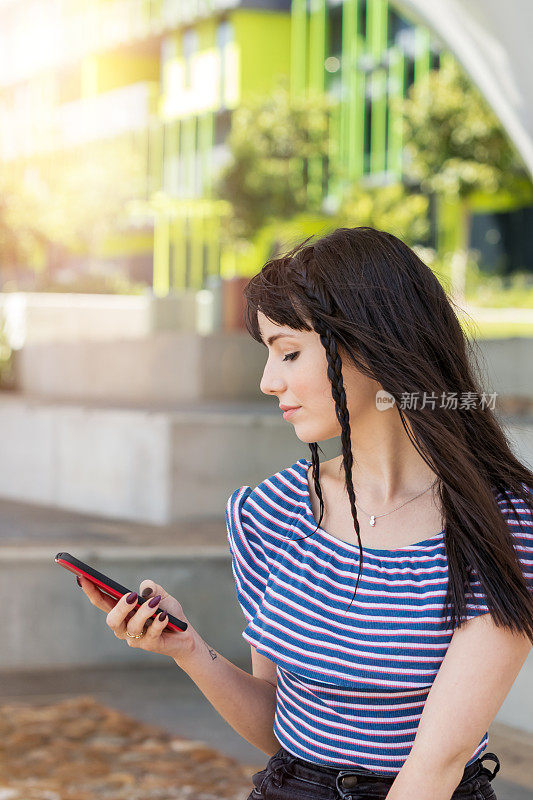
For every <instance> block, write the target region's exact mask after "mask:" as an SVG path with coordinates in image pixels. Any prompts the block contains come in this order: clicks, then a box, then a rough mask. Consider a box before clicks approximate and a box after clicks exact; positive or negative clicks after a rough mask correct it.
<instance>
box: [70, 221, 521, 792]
mask: <svg viewBox="0 0 533 800" xmlns="http://www.w3.org/2000/svg"><path fill="white" fill-rule="evenodd" d="M308 241H309V240H306V241H305V242H303V243H302V244H301V245H298V246H297V247H296V248H294V249H293V250H291V251H290V252H289V253H287V254H286V255H284V256H282V257H279V258H274V259H271V260H270V261H268V262H267V263H266V264H265V265H264V267H263V268H262V270H261V271H260V272H259V273H258V274H257V275H256V276H255V277H254V278H252V280H251V281H250V282H249V284H248V285H247V287H246V290H245V298H246V301H247V313H246V323H247V327H248V330H249V332H250V333H251V335H252V336H253V337H254V338H255V339H257V341H259V342H261V343H262V344H263V345H265V347H266V348H267V350H268V358H267V362H266V366H265V369H264V373H263V377H262V380H261V387H260V388H261V390H262V391H263V392H264V393H265V394H269V395H272V396H273V397H275V398H276V400H277V401H278V402H279V405H280V408H281V409H288V408H292V409H293V410H291V411H289V410H285V411H284V417H285V419H286V420H287V421H288V422H290V423H291V424H292V425H294V431H295V433H296V436H297V437H298V438H299V439H300V440H301V441H303V442H306V443H307V444H308V445H309V448H310V456H311V458H310V459H309V460H308V459H304V458H301V459H299V460H298V461H296V462H295V463H293V464H292V465H290V466H288V467H286V468H284V469H282V470H280V471H279V472H277V473H275V474H274V475H272V476H270V477H268V478H266V479H265V480H264V481H263V482H262V483H260V484H259V485H258V486H257V487H255V488H254V489H252V488H251V487H250V486H242V487H240V488H238V489H236V490H235V491H234V492H233V493H232V495H231V496H230V498H229V500H228V504H227V508H226V516H227V528H228V542H229V546H230V551H231V556H232V568H233V574H234V577H235V583H236V592H237V597H238V600H239V603H240V605H241V608H242V610H243V613H244V615H245V617H246V620H247V623H248V624H247V627H246V628H245V629H244V631H243V634H242V635H243V637H244V638H245V639H246V640H247V641H248V642H249V643H250V645H251V652H252V666H253V675H249V674H248V673H246V672H244V671H243V670H240V669H239V668H238V667H236V666H235V665H233V664H231V663H230V662H228V661H227V660H226V659H224V658H223V657H222V656H220V655H219V654H218V653H216V652H215V651H214V650H213V649H212V648H210V647H209V646H208V645H207V644H206V643H205V642H204V641H203V640H202V639H201V637H200V636H199V635H198V634H197V632H196V631H194V630H193V629H192V628H190V629H189V631H187V632H186V633H185V634H182V633H171V634H168V633H165V631H164V626H165V623H164V620H162V621H160V620H159V618H158V619H157V620H156V621H155V622H154V623H153V624H152V625H150V626H149V627H146V622H147V620H148V618H149V616H150V614H151V613H153V609H149V608H146V606H147V605H148V604H145V606H143V607H142V608H140V609H139V610H138V611H137V612H136V613H135V614H133V615H132V614H131V613H130V614H129V613H128V606H127V599H128V598H126V597H124V598H122V599H121V600H120V601H119V602H118V603H117V604H116V606H114V605H113V601H111V600H110V599H109V598H107V599H103V596H101V595H100V594H99V593H97V590H95V589H94V588H92V587H91V586H89V585H86V582H85V581H84V582H83V584H82V585H83V588H84V590H85V591H86V593H87V594H88V595H89V597H90V599H91V601H92V602H94V604H95V605H98V607H100V608H104V609H105V610H107V611H108V612H109V613H108V615H107V622H108V625H110V627H111V628H112V629H113V630H114V631H115V634H116V635H117V636H119V637H120V638H124V639H127V641H128V643H129V644H132V642H133V643H134V646H137V647H144V648H145V649H148V650H151V651H153V652H161V653H164V654H165V655H169V656H171V657H172V658H173V659H174V660H175V662H176V663H177V664H178V665H179V666H180V667H182V669H184V670H185V671H186V672H187V673H188V674H189V675H190V676H191V678H192V679H193V680H194V681H195V683H196V684H197V685H198V686H199V688H200V689H201V691H202V692H203V693H204V694H205V695H206V697H207V698H208V700H209V701H210V702H211V703H212V704H213V705H214V706H215V708H216V709H217V710H218V711H219V712H220V713H221V714H222V716H223V717H224V718H225V719H226V720H227V721H228V722H229V723H230V724H231V725H232V726H233V727H234V728H235V730H237V731H238V732H239V733H240V734H241V735H242V736H243V737H244V738H245V739H247V740H248V741H249V742H251V743H252V744H254V745H256V746H257V747H259V748H260V749H261V750H263V752H265V753H266V754H268V755H270V756H271V757H270V759H269V761H268V763H267V765H266V767H265V769H264V770H261V771H260V772H258V773H255V774H254V775H253V776H252V781H253V784H254V788H253V790H252V792H251V794H250V795H249V798H248V800H261V798H263V800H289V799H290V800H313V799H314V798H316V799H317V800H319V799H320V798H330V800H339V799H340V798H344V799H345V800H349V798H352V799H353V800H356V798H357V799H359V798H368V797H375V798H385V797H386V798H387V800H450V798H452V797H453V798H454V800H455V799H456V798H457V799H458V798H463V799H464V800H480V799H481V798H485V799H486V800H489V798H490V799H491V800H494V798H495V794H494V791H493V789H492V787H491V784H490V780H491V779H492V777H493V776H494V774H495V773H496V772H497V771H498V769H499V760H498V758H497V756H496V755H494V754H493V753H487V752H485V753H484V756H483V757H481V754H482V753H483V752H484V751H485V750H486V746H487V743H488V733H487V729H488V727H489V725H490V723H491V722H492V720H493V719H494V717H495V716H496V713H497V711H498V709H499V708H500V706H501V704H502V702H503V700H504V699H505V697H506V695H507V694H508V692H509V690H510V688H511V686H512V685H513V683H514V680H515V678H516V676H517V675H518V673H519V671H520V669H521V667H522V665H523V664H524V661H525V659H526V657H527V655H528V653H529V650H530V648H531V644H532V642H533V489H532V487H533V474H532V472H531V471H530V470H529V469H527V468H526V467H525V466H524V465H523V464H521V463H520V461H518V459H517V458H516V457H515V456H514V455H513V453H512V452H511V449H510V447H509V445H508V443H507V440H506V437H505V435H504V433H503V431H502V429H501V427H500V425H499V424H498V422H497V420H496V418H495V416H494V414H493V413H492V410H491V400H490V399H489V396H487V395H486V394H485V393H484V392H483V391H482V389H481V382H480V378H479V377H478V376H476V375H475V374H474V363H473V362H475V358H474V355H475V354H474V352H473V350H472V349H471V348H470V345H469V344H468V341H467V340H466V339H465V337H464V335H463V332H462V330H461V327H460V325H459V323H458V320H457V317H456V315H455V313H454V310H453V308H452V305H451V303H450V301H449V300H448V298H447V297H446V294H445V292H444V290H443V289H442V287H441V285H440V283H439V281H438V280H437V279H436V277H435V276H434V274H433V273H432V271H431V270H430V269H429V268H428V267H427V266H426V265H425V264H423V263H422V261H421V260H420V259H419V258H418V257H417V256H416V254H415V253H414V252H413V251H412V250H411V249H410V248H409V247H407V246H406V245H405V244H404V243H403V242H401V241H400V240H399V239H397V238H396V237H395V236H392V235H391V234H388V233H385V232H382V231H378V230H375V229H373V228H341V229H338V230H336V231H334V232H333V233H330V234H328V235H327V236H324V237H322V238H321V239H318V240H317V241H315V242H314V243H312V244H308ZM469 348H470V349H469ZM469 357H470V359H469ZM336 436H340V440H341V446H342V452H341V454H340V455H339V456H338V457H337V458H333V459H331V460H329V461H323V462H319V456H318V453H319V446H318V442H320V441H325V440H327V439H331V438H332V437H336ZM142 588H145V589H147V590H148V591H149V592H152V593H154V594H158V595H159V596H160V597H159V598H158V597H154V600H155V601H156V602H155V604H154V607H157V604H158V602H159V601H160V600H161V595H163V600H164V603H163V607H164V608H165V609H166V610H167V611H169V612H170V613H174V614H176V616H178V617H181V618H182V619H187V618H186V616H185V615H184V613H183V609H182V607H181V605H180V603H179V602H178V601H177V600H176V599H175V598H172V597H170V596H164V590H162V588H161V587H159V586H157V585H155V584H154V582H153V581H143V583H142V584H141V589H142ZM132 637H137V638H136V639H133V638H132ZM484 759H490V760H493V761H494V762H495V767H494V769H493V770H492V771H491V770H489V769H488V768H487V767H486V766H484V764H483V760H484Z"/></svg>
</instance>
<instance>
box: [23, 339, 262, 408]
mask: <svg viewBox="0 0 533 800" xmlns="http://www.w3.org/2000/svg"><path fill="white" fill-rule="evenodd" d="M262 349H263V348H261V346H260V345H259V344H258V343H257V342H255V341H254V340H253V339H252V338H251V337H250V336H249V335H248V334H247V333H243V332H242V331H235V332H228V333H217V334H207V335H205V336H201V335H199V334H195V333H190V332H176V331H162V332H159V333H155V334H152V335H150V336H145V337H143V338H139V339H136V340H127V339H123V340H122V341H108V342H105V343H104V342H96V341H92V342H90V341H84V342H76V341H74V342H48V343H40V344H28V345H27V346H26V347H24V348H23V349H22V350H20V351H19V352H17V353H16V362H15V368H16V376H17V377H16V380H17V386H18V388H19V389H20V390H21V391H22V392H24V393H26V394H30V395H37V396H39V397H41V398H42V399H43V400H47V399H60V400H61V399H63V400H74V401H77V402H82V403H83V402H86V401H89V402H90V401H100V402H111V403H125V404H127V405H154V404H155V405H157V404H160V403H165V402H166V403H179V402H183V401H187V400H201V399H203V400H210V399H215V400H230V399H233V400H237V401H239V400H257V399H258V398H259V397H260V396H261V393H260V390H259V383H260V380H261V375H262V372H263V368H264V353H263V352H262Z"/></svg>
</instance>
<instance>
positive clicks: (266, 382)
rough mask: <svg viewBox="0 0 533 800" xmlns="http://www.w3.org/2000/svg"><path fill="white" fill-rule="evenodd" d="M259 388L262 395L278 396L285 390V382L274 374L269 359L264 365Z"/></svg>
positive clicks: (278, 375)
mask: <svg viewBox="0 0 533 800" xmlns="http://www.w3.org/2000/svg"><path fill="white" fill-rule="evenodd" d="M259 388H260V390H261V391H262V392H263V394H279V393H281V392H283V390H284V389H285V381H284V379H283V377H282V376H281V375H280V374H279V373H278V372H276V369H275V367H274V366H273V365H272V364H271V361H270V359H268V361H267V363H266V364H265V368H264V370H263V376H262V378H261V382H260V384H259Z"/></svg>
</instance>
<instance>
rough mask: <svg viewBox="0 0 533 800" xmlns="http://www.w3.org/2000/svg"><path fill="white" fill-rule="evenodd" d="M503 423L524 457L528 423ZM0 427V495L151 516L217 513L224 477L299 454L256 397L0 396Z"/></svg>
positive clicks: (236, 482)
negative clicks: (161, 403) (230, 401)
mask: <svg viewBox="0 0 533 800" xmlns="http://www.w3.org/2000/svg"><path fill="white" fill-rule="evenodd" d="M506 428H507V429H508V434H509V437H510V439H512V441H513V443H514V446H515V448H516V450H517V452H518V453H519V454H520V456H521V458H522V459H523V460H524V461H527V462H528V463H529V464H531V465H533V423H530V424H525V423H524V424H520V423H514V424H509V425H506ZM0 437H1V441H2V448H0V497H4V498H10V499H13V500H19V501H23V502H29V503H41V504H44V505H50V506H56V507H59V508H64V509H69V510H72V511H79V512H88V513H91V514H97V515H98V514H101V515H102V516H108V517H113V518H116V519H125V520H131V521H137V522H148V523H154V524H166V523H170V522H173V521H178V520H193V519H200V518H204V519H205V518H206V517H210V516H212V517H221V516H223V512H224V507H225V503H226V500H227V497H228V487H231V488H236V487H237V486H240V485H243V483H245V482H246V483H248V484H249V485H256V484H257V483H259V481H261V480H263V478H264V477H265V475H268V474H271V472H272V473H273V472H275V471H276V469H279V464H280V463H282V464H283V463H287V464H290V463H293V461H295V460H296V458H299V457H303V456H305V457H307V456H308V455H309V448H308V447H307V445H305V444H304V443H302V442H301V441H300V440H299V439H298V438H297V437H296V436H295V434H294V432H293V430H292V429H289V428H288V426H287V424H286V423H285V422H284V421H283V419H282V418H281V416H278V414H277V413H271V412H267V411H265V409H264V406H261V405H258V406H257V407H256V408H255V409H254V408H253V407H251V408H250V407H248V408H246V407H243V409H242V410H239V411H236V410H232V411H230V410H226V411H223V410H212V411H206V410H202V409H201V408H198V409H196V410H194V409H189V410H187V411H181V412H163V411H157V412H156V411H141V410H137V409H124V408H117V409H113V408H85V407H82V406H76V405H67V404H53V403H43V402H38V401H28V400H23V399H19V398H17V397H4V398H0ZM328 444H330V445H331V447H330V448H327V449H335V448H336V445H337V440H331V442H329V443H328ZM325 452H326V449H325ZM335 452H340V450H335ZM295 454H296V455H295ZM333 454H335V453H332V455H333ZM327 457H331V456H327ZM277 465H278V466H277ZM269 470H271V472H269ZM254 481H255V483H254Z"/></svg>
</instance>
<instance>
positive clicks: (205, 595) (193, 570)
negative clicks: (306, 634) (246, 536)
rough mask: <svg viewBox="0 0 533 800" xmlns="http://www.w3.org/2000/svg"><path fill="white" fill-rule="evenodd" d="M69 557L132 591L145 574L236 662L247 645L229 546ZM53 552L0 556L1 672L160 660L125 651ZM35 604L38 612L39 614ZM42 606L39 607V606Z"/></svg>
mask: <svg viewBox="0 0 533 800" xmlns="http://www.w3.org/2000/svg"><path fill="white" fill-rule="evenodd" d="M73 550H74V552H73V553H72V554H73V555H76V556H77V557H80V558H82V560H87V561H88V562H89V563H90V564H91V565H92V566H94V567H95V568H96V569H97V570H100V571H101V572H104V573H106V574H108V575H109V576H110V577H113V578H115V579H116V580H117V581H119V583H122V584H123V585H124V586H127V587H128V588H131V589H132V590H133V591H138V589H139V583H140V582H141V581H142V580H144V579H146V578H151V579H153V580H155V581H157V583H159V584H160V585H162V586H164V587H165V588H166V589H167V590H168V592H169V593H170V594H172V595H173V596H174V597H176V598H177V599H178V600H179V601H180V602H181V603H182V605H183V608H184V611H185V614H186V615H187V617H188V618H189V620H190V622H191V624H192V625H193V627H194V628H196V629H197V630H198V631H201V634H202V636H205V637H206V639H207V640H208V641H209V642H210V644H211V645H212V646H213V647H215V648H216V649H218V650H219V651H220V652H223V653H224V654H226V655H227V657H228V658H230V659H232V660H233V659H235V660H236V661H238V662H240V663H242V662H243V661H244V660H245V659H246V658H247V657H248V658H249V654H250V647H249V645H248V644H247V643H246V642H245V641H244V639H243V638H242V636H241V635H240V634H241V631H242V630H244V628H245V626H246V621H245V619H244V617H243V615H242V612H241V610H240V607H239V605H238V603H237V599H236V595H235V584H234V580H233V575H232V572H231V560H230V555H229V550H228V548H227V547H226V548H225V552H223V550H222V549H220V550H219V552H218V553H217V554H216V555H215V554H213V553H206V552H204V553H202V552H201V551H197V552H196V553H192V552H190V553H189V554H188V555H187V554H180V553H177V552H176V551H174V553H173V554H171V553H169V552H167V553H165V554H157V555H156V554H155V553H154V554H152V553H151V552H148V551H147V550H146V549H145V551H144V552H143V553H141V554H139V553H137V554H136V555H134V554H132V553H128V548H127V547H124V548H122V549H120V550H118V551H116V552H115V553H110V552H107V553H105V552H104V553H101V552H99V551H98V549H96V550H94V551H91V550H90V549H84V548H82V547H79V548H76V549H74V548H73ZM56 552H57V551H56V550H52V549H49V550H48V551H46V550H44V549H43V550H41V551H29V552H26V553H25V554H24V557H23V558H19V559H18V560H17V559H16V557H14V554H9V553H6V552H2V553H1V555H0V599H1V601H2V603H3V604H4V606H6V607H9V608H10V609H11V613H10V622H9V625H6V626H5V629H6V631H5V633H6V635H5V638H4V641H3V646H2V649H1V652H0V670H4V669H15V668H17V667H24V668H28V667H29V666H32V667H34V668H45V667H50V666H55V667H64V666H76V665H79V666H82V665H83V666H90V665H92V664H95V665H96V664H108V665H113V664H114V665H120V664H135V663H138V664H140V665H144V666H148V665H150V662H151V663H153V665H154V666H155V665H161V657H160V656H157V655H156V654H154V653H146V652H141V651H136V650H135V649H130V648H129V647H127V645H125V644H124V642H121V641H120V640H118V639H117V638H116V637H115V635H114V634H113V632H112V631H111V630H110V629H109V628H108V627H107V626H106V623H105V615H104V613H103V612H102V611H100V610H99V609H97V608H95V607H94V606H92V605H91V603H90V602H89V601H88V599H87V597H86V596H85V595H83V593H82V592H81V590H80V589H79V587H78V585H77V583H76V578H75V576H74V575H72V574H71V573H69V572H68V571H67V570H65V569H63V568H62V567H60V566H58V565H57V564H56V563H55V562H54V556H55V555H56ZM39 609H40V611H39ZM43 609H44V611H43Z"/></svg>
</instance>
